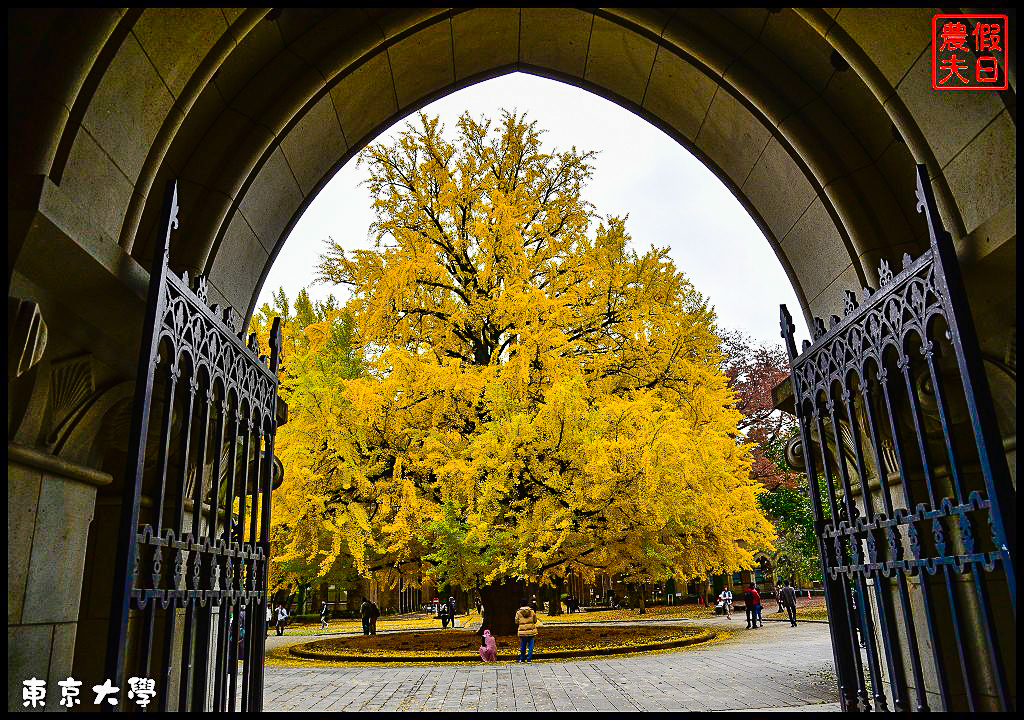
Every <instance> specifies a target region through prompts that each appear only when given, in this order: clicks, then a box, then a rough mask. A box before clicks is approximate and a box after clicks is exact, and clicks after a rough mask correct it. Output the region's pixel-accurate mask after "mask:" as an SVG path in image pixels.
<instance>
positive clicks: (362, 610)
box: [359, 597, 371, 635]
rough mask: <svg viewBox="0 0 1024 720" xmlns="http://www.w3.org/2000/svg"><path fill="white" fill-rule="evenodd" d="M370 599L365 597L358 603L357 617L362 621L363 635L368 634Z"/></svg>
mask: <svg viewBox="0 0 1024 720" xmlns="http://www.w3.org/2000/svg"><path fill="white" fill-rule="evenodd" d="M370 612H371V611H370V601H369V600H367V599H366V598H365V597H364V598H363V602H361V603H360V604H359V619H360V620H362V621H363V635H369V634H370Z"/></svg>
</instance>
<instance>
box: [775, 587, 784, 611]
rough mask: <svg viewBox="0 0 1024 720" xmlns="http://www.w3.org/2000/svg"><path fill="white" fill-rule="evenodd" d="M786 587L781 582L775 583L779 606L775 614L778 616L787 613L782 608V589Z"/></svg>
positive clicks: (776, 600)
mask: <svg viewBox="0 0 1024 720" xmlns="http://www.w3.org/2000/svg"><path fill="white" fill-rule="evenodd" d="M784 587H785V585H783V584H782V581H781V580H779V581H778V582H777V583H775V602H777V603H778V604H779V609H778V610H777V611H776V612H775V614H776V615H778V614H780V613H782V612H785V611H784V610H783V608H782V588H784Z"/></svg>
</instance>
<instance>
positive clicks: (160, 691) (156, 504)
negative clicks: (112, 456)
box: [106, 182, 280, 711]
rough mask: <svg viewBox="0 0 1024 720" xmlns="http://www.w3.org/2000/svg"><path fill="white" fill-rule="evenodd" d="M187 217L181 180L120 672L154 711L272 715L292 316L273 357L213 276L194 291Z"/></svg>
mask: <svg viewBox="0 0 1024 720" xmlns="http://www.w3.org/2000/svg"><path fill="white" fill-rule="evenodd" d="M177 216H178V206H177V186H176V184H175V183H173V182H172V183H171V184H170V185H169V187H168V191H167V196H166V199H165V201H164V209H163V215H162V222H163V224H162V225H161V228H164V229H165V235H164V237H163V238H161V240H162V241H163V242H161V243H158V247H157V249H156V251H155V257H154V261H153V271H152V274H151V277H150V291H149V299H148V305H147V310H146V313H147V314H146V320H145V323H146V324H145V326H144V329H143V340H142V350H141V356H140V360H139V374H138V378H139V379H138V381H137V383H138V384H137V389H136V395H135V404H134V410H133V417H132V426H131V428H132V429H131V433H132V435H131V444H130V446H129V447H130V450H129V459H128V468H127V472H126V476H125V487H124V493H123V505H122V513H121V528H122V536H121V537H120V538H119V545H118V552H117V560H116V566H115V568H114V592H113V598H112V601H111V615H110V617H111V624H110V632H109V635H108V638H109V639H108V645H107V660H106V671H107V672H106V677H108V678H111V679H113V682H114V684H115V686H118V687H119V688H120V694H119V700H120V706H121V707H123V708H125V709H135V710H137V709H139V705H138V704H137V703H138V698H139V697H140V691H141V692H142V695H143V696H145V694H146V691H147V689H150V695H151V700H150V703H149V704H148V706H147V709H150V710H156V709H158V710H179V711H184V710H195V711H205V710H211V709H212V710H214V711H225V710H229V711H231V710H234V709H236V708H238V709H241V710H249V711H251V710H259V709H261V707H262V694H263V651H264V643H265V639H266V630H265V628H266V624H265V623H266V617H265V613H266V607H267V605H266V603H267V557H268V549H269V542H268V540H269V529H270V493H271V481H272V476H273V474H274V435H275V431H276V426H277V418H276V411H277V370H278V364H279V361H280V320H279V319H275V321H274V324H273V326H272V330H271V334H270V357H269V362H268V358H267V357H260V356H259V345H258V342H257V339H256V336H255V335H254V334H253V335H249V338H248V343H246V342H244V341H243V337H244V329H243V330H242V331H237V330H236V328H235V327H234V323H235V320H234V317H233V314H232V311H231V310H230V308H227V309H223V310H222V309H221V308H219V307H218V306H217V305H213V306H212V307H209V306H207V302H206V280H205V278H203V277H198V278H196V280H195V283H194V288H190V287H189V282H188V275H187V273H186V274H184V275H183V276H182V277H180V278H179V277H177V276H176V275H175V274H174V273H172V272H170V270H169V269H168V267H167V263H168V253H169V248H170V237H171V230H172V228H177V227H178V217H177ZM151 420H152V422H151ZM147 686H148V687H147ZM129 693H131V694H132V696H134V700H129V699H128V697H129V695H128V694H129ZM111 709H112V708H111Z"/></svg>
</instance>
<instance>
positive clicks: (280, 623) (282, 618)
mask: <svg viewBox="0 0 1024 720" xmlns="http://www.w3.org/2000/svg"><path fill="white" fill-rule="evenodd" d="M287 622H288V611H287V610H286V609H285V607H284V605H278V606H277V634H278V635H284V626H285V623H287Z"/></svg>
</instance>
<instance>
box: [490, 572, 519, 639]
mask: <svg viewBox="0 0 1024 720" xmlns="http://www.w3.org/2000/svg"><path fill="white" fill-rule="evenodd" d="M525 593H526V583H525V582H523V581H522V580H504V581H501V582H493V583H491V584H490V585H486V586H484V587H482V588H480V600H481V602H483V605H484V621H483V624H482V625H481V626H480V633H481V634H483V631H484V630H490V631H491V635H494V636H495V637H498V636H500V635H506V636H508V635H516V634H517V633H516V619H515V618H516V610H518V609H519V607H520V606H521V603H522V601H523V596H524V595H525Z"/></svg>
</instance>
